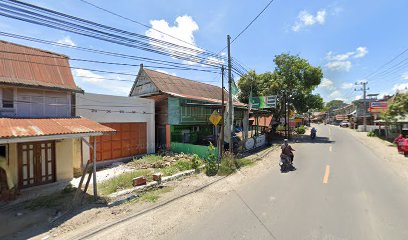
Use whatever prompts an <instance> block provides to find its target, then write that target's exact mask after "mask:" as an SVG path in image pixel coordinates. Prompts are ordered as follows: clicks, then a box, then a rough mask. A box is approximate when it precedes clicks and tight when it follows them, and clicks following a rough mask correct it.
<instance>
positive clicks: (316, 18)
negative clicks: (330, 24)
mask: <svg viewBox="0 0 408 240" xmlns="http://www.w3.org/2000/svg"><path fill="white" fill-rule="evenodd" d="M326 15H327V12H326V10H325V9H323V10H320V11H318V12H317V13H316V15H313V14H310V13H309V12H308V11H306V10H303V11H301V12H300V13H299V15H298V16H297V20H296V22H295V24H294V25H293V26H292V31H294V32H299V31H300V30H301V29H302V28H304V27H308V26H312V25H315V24H320V25H323V24H324V23H325V21H326Z"/></svg>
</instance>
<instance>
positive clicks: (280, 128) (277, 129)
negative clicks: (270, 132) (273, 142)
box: [276, 125, 285, 131]
mask: <svg viewBox="0 0 408 240" xmlns="http://www.w3.org/2000/svg"><path fill="white" fill-rule="evenodd" d="M276 131H285V126H283V125H279V126H277V127H276Z"/></svg>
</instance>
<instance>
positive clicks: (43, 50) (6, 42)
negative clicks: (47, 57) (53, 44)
mask: <svg viewBox="0 0 408 240" xmlns="http://www.w3.org/2000/svg"><path fill="white" fill-rule="evenodd" d="M0 42H2V43H5V44H12V45H15V46H19V47H23V48H28V49H33V50H36V51H41V52H44V53H48V54H52V55H57V56H61V57H64V58H68V59H69V57H68V56H67V55H65V54H62V53H57V52H52V51H49V50H45V49H41V48H35V47H30V46H26V45H22V44H18V43H14V42H9V41H5V40H0Z"/></svg>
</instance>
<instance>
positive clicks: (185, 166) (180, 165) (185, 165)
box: [160, 159, 193, 176]
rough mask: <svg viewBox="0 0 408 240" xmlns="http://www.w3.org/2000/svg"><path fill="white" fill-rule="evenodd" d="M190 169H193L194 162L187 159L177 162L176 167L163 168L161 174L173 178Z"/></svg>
mask: <svg viewBox="0 0 408 240" xmlns="http://www.w3.org/2000/svg"><path fill="white" fill-rule="evenodd" d="M190 169H193V162H192V161H190V160H187V159H180V160H177V161H176V163H175V164H174V165H171V166H167V167H164V168H162V169H161V170H160V172H161V173H162V174H163V175H164V176H171V175H174V174H176V173H178V172H182V171H187V170H190Z"/></svg>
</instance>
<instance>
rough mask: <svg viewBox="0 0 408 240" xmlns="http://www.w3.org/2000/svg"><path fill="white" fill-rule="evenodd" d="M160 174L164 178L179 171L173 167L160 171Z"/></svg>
mask: <svg viewBox="0 0 408 240" xmlns="http://www.w3.org/2000/svg"><path fill="white" fill-rule="evenodd" d="M160 172H161V173H162V174H163V176H171V175H174V174H176V173H177V172H179V169H178V168H177V167H176V166H174V165H172V166H167V167H164V168H162V169H160Z"/></svg>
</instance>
